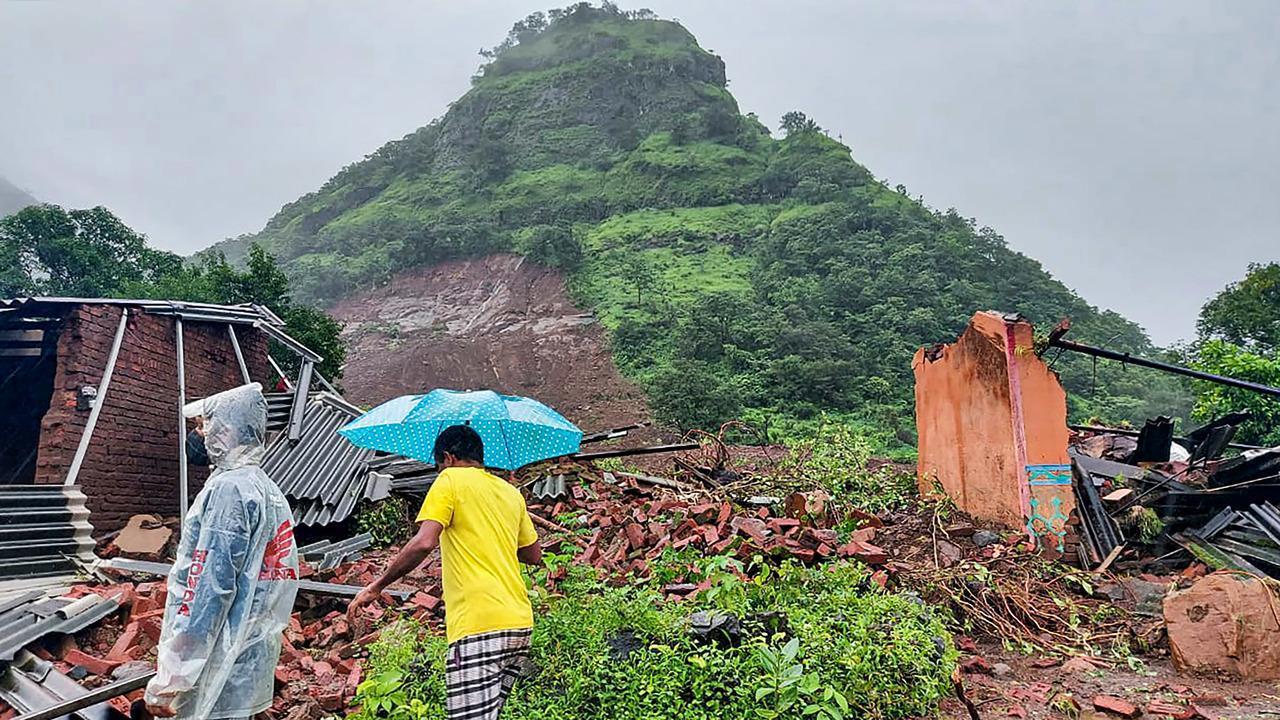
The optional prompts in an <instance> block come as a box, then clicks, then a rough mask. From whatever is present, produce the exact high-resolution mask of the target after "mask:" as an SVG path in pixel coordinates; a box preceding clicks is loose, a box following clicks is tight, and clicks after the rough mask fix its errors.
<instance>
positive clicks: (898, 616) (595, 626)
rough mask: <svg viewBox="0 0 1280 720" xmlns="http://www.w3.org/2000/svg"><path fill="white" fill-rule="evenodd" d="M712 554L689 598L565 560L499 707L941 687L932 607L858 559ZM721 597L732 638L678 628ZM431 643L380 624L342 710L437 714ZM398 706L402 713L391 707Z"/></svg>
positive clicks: (818, 698)
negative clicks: (604, 580)
mask: <svg viewBox="0 0 1280 720" xmlns="http://www.w3.org/2000/svg"><path fill="white" fill-rule="evenodd" d="M716 560H718V559H712V561H711V562H709V563H707V566H706V569H707V571H708V572H709V577H711V578H712V579H713V581H714V582H713V585H712V587H713V590H714V589H717V588H718V589H720V590H721V592H718V593H717V592H706V593H703V594H702V595H701V596H699V598H698V599H697V600H695V601H693V602H690V603H676V602H671V601H665V600H662V599H661V597H660V596H659V595H657V594H656V593H655V592H654V590H652V589H651V588H647V587H631V588H621V589H619V588H608V587H605V586H602V585H601V584H599V583H598V582H596V581H595V579H594V577H593V576H591V575H590V574H589V573H590V570H589V569H584V568H581V567H577V566H572V565H570V566H568V567H567V568H566V570H567V571H568V573H569V575H570V578H569V581H567V582H563V583H561V585H560V586H559V592H560V593H562V595H560V596H553V595H549V594H545V593H541V592H539V593H535V595H534V597H535V604H536V609H535V618H536V620H535V624H534V632H533V643H532V660H533V663H534V665H535V667H536V668H537V670H536V671H535V675H534V676H533V677H531V678H528V679H526V680H525V681H523V682H522V683H520V684H518V685H517V686H516V689H515V690H514V691H513V693H512V695H511V698H510V700H509V702H508V704H507V710H506V711H505V713H506V714H507V715H509V716H510V717H518V718H522V719H524V720H585V719H587V718H592V719H594V718H602V719H603V718H609V719H610V720H667V719H670V720H756V719H760V718H776V717H823V718H828V719H831V720H836V719H839V718H884V719H889V718H905V717H911V716H917V715H924V714H929V713H931V712H932V711H933V710H934V709H936V706H937V703H938V701H939V700H940V699H941V698H942V697H943V696H944V695H946V694H947V693H948V692H949V690H950V677H951V672H952V670H953V668H954V666H955V658H956V653H955V650H954V649H953V648H952V646H951V642H950V639H949V636H948V634H947V632H946V631H945V629H944V627H943V622H942V619H941V618H939V617H937V615H936V614H935V612H934V611H933V610H932V609H931V608H929V607H928V606H926V605H924V604H923V603H921V602H919V601H918V600H916V599H914V598H911V597H906V596H898V595H886V594H881V593H879V592H878V591H877V592H873V591H872V590H871V589H870V588H871V587H872V585H871V584H870V583H869V582H868V580H867V576H866V573H865V571H864V569H863V568H861V566H858V565H855V564H852V563H845V562H841V563H836V564H832V565H829V566H826V567H825V568H814V569H806V568H802V567H799V566H796V565H792V564H789V563H788V564H785V565H783V566H781V567H780V568H777V569H772V568H769V569H762V570H761V572H760V573H759V574H758V575H757V576H756V577H755V578H745V576H742V575H740V574H739V565H736V561H731V560H728V559H723V561H720V562H716ZM726 609H732V611H733V612H734V613H735V615H736V616H738V617H740V618H742V626H743V639H742V641H741V643H740V644H737V645H733V644H730V643H716V642H709V641H705V640H703V641H699V640H697V639H695V638H694V636H693V634H691V633H690V631H689V620H688V618H689V615H690V613H691V612H693V611H695V610H702V611H710V612H721V611H724V610H726ZM767 613H775V614H772V615H770V614H767ZM444 651H445V647H444V642H443V640H441V639H440V638H439V637H438V636H435V635H432V634H430V633H428V632H426V631H424V630H422V629H421V628H418V627H416V626H414V625H412V624H403V625H400V626H398V627H397V628H396V629H394V630H393V631H390V632H384V634H383V636H382V638H381V639H380V640H379V642H378V643H377V644H376V645H375V647H374V651H373V655H372V657H371V660H370V676H369V677H370V679H369V680H366V681H365V683H364V684H362V685H361V688H360V693H359V696H358V697H357V702H358V703H359V704H360V705H361V708H360V710H359V712H358V713H356V714H355V715H353V717H356V718H361V719H367V718H377V717H397V718H398V717H410V718H430V719H432V720H435V719H436V718H443V717H444V710H443V707H444V684H443V678H444V658H445V652H444ZM389 699H390V700H389ZM414 701H418V702H417V704H414ZM405 708H409V710H408V712H409V713H410V714H407V715H405V714H397V713H404V712H406V710H405ZM810 708H813V709H812V710H811V709H810Z"/></svg>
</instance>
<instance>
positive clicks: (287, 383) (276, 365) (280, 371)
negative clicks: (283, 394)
mask: <svg viewBox="0 0 1280 720" xmlns="http://www.w3.org/2000/svg"><path fill="white" fill-rule="evenodd" d="M267 362H269V363H271V369H272V370H275V371H276V374H277V375H279V376H280V379H281V380H284V386H285V387H287V388H289V389H290V390H292V389H293V383H292V382H291V381H290V380H289V376H288V375H286V374H285V372H284V370H283V369H282V368H281V367H280V363H277V362H276V359H275V358H273V357H271V355H270V354H268V355H267Z"/></svg>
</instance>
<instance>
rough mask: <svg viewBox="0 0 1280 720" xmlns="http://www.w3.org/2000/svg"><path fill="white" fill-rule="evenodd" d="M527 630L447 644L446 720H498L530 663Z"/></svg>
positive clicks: (481, 636) (463, 639)
mask: <svg viewBox="0 0 1280 720" xmlns="http://www.w3.org/2000/svg"><path fill="white" fill-rule="evenodd" d="M530 633H531V630H530V629H529V628H518V629H515V630H496V631H494V632H487V633H481V634H479V635H471V636H468V637H464V638H462V639H461V640H459V641H457V642H455V643H452V644H450V645H449V658H448V660H447V662H446V663H445V685H446V686H447V687H448V690H449V699H448V703H447V707H448V710H449V720H497V718H498V715H499V713H501V712H502V705H503V704H504V703H505V702H506V701H507V695H508V693H510V692H511V686H512V685H514V684H515V682H516V679H517V678H519V677H520V676H521V675H523V674H524V673H525V669H526V668H527V666H528V664H529V635H530Z"/></svg>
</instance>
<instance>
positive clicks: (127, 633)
mask: <svg viewBox="0 0 1280 720" xmlns="http://www.w3.org/2000/svg"><path fill="white" fill-rule="evenodd" d="M141 633H142V630H141V629H140V628H139V627H138V623H136V622H133V623H129V624H128V625H126V626H125V628H124V632H122V633H120V636H119V637H117V638H116V642H115V644H114V645H112V646H111V649H110V650H108V651H107V659H108V660H118V661H120V662H124V661H125V659H126V658H128V656H129V650H130V649H132V648H133V647H134V646H135V645H137V644H138V636H139V635H140V634H141Z"/></svg>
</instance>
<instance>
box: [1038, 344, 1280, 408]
mask: <svg viewBox="0 0 1280 720" xmlns="http://www.w3.org/2000/svg"><path fill="white" fill-rule="evenodd" d="M1049 344H1050V345H1052V346H1053V347H1058V348H1062V349H1063V350H1070V351H1072V352H1078V353H1083V354H1085V355H1092V356H1093V357H1100V358H1104V359H1106V360H1116V361H1119V362H1122V363H1128V364H1130V365H1137V366H1139V367H1146V368H1151V369H1153V370H1162V371H1164V372H1167V373H1173V374H1174V375H1183V376H1185V377H1189V378H1194V379H1196V380H1204V381H1205V382H1211V383H1218V384H1219V385H1226V386H1228V387H1234V388H1240V389H1241V390H1249V391H1251V392H1256V393H1261V394H1263V395H1270V396H1272V397H1280V388H1277V387H1271V386H1270V385H1261V384H1259V383H1254V382H1249V381H1248V380H1237V379H1235V378H1229V377H1223V376H1221V375H1213V374H1211V373H1207V372H1201V371H1199V370H1192V369H1191V368H1185V367H1182V366H1181V365H1171V364H1169V363H1166V362H1160V361H1159V360H1148V359H1146V358H1141V357H1135V356H1133V355H1130V354H1129V353H1122V352H1116V351H1114V350H1107V349H1104V348H1098V347H1093V346H1092V345H1085V344H1084V343H1078V342H1072V341H1071V340H1062V339H1060V338H1058V339H1052V340H1050V341H1049Z"/></svg>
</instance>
